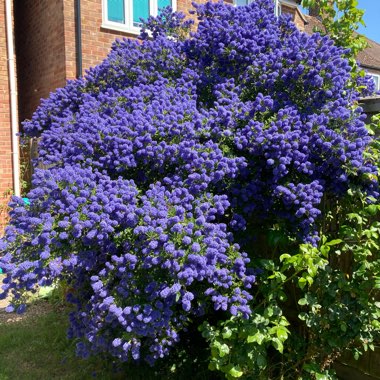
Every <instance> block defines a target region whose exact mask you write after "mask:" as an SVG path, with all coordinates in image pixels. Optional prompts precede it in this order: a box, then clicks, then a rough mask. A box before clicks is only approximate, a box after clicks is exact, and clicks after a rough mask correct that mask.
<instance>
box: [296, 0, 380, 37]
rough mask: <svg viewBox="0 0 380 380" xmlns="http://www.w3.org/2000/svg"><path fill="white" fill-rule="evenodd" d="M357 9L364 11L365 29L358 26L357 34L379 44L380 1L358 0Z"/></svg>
mask: <svg viewBox="0 0 380 380" xmlns="http://www.w3.org/2000/svg"><path fill="white" fill-rule="evenodd" d="M358 8H359V9H363V10H364V11H365V13H364V22H365V24H366V26H365V27H364V26H362V25H360V27H359V30H358V32H359V33H360V34H364V35H365V36H367V37H368V38H370V39H371V40H374V41H376V42H378V43H380V0H359V6H358ZM303 11H304V12H305V10H303Z"/></svg>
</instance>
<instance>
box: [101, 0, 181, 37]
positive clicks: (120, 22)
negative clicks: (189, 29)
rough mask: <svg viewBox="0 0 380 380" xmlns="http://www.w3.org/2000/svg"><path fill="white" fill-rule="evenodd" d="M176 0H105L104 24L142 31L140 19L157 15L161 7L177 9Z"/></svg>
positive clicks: (125, 29)
mask: <svg viewBox="0 0 380 380" xmlns="http://www.w3.org/2000/svg"><path fill="white" fill-rule="evenodd" d="M176 5H177V4H176V0H103V24H102V26H103V27H105V28H108V29H114V30H120V31H125V32H129V33H133V34H138V33H139V32H140V26H141V21H140V19H141V18H143V19H147V18H148V17H149V16H157V14H158V12H159V10H160V9H161V8H164V7H167V6H171V7H172V8H173V9H174V10H175V9H176Z"/></svg>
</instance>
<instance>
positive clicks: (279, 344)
mask: <svg viewBox="0 0 380 380" xmlns="http://www.w3.org/2000/svg"><path fill="white" fill-rule="evenodd" d="M272 344H273V347H274V348H275V349H276V350H277V351H278V352H280V353H281V354H282V352H283V351H284V345H283V344H282V342H281V341H280V340H279V339H277V338H276V339H274V340H273V343H272Z"/></svg>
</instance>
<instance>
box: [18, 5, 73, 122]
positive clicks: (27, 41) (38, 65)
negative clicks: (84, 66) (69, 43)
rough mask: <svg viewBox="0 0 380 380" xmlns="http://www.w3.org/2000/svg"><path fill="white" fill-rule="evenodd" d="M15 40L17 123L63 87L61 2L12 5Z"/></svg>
mask: <svg viewBox="0 0 380 380" xmlns="http://www.w3.org/2000/svg"><path fill="white" fill-rule="evenodd" d="M14 3H15V20H16V24H15V38H16V54H17V74H18V93H19V117H20V121H22V120H24V119H26V118H30V117H31V115H32V114H33V112H34V111H35V109H36V108H37V106H38V105H39V104H40V100H41V98H46V97H47V96H48V95H49V93H50V92H51V91H53V90H55V89H56V88H58V87H62V86H63V85H64V84H65V80H66V72H65V36H64V27H63V25H64V24H63V3H62V0H38V1H36V0H23V1H15V2H14Z"/></svg>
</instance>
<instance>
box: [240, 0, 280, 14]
mask: <svg viewBox="0 0 380 380" xmlns="http://www.w3.org/2000/svg"><path fill="white" fill-rule="evenodd" d="M253 1H254V0H248V3H247V4H251V3H252V2H253ZM273 2H274V14H275V16H276V17H279V16H281V14H282V10H281V3H282V0H273ZM234 6H235V7H236V6H237V1H236V0H234Z"/></svg>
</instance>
